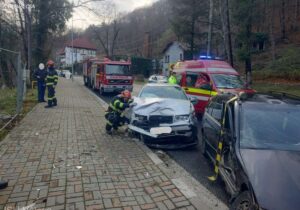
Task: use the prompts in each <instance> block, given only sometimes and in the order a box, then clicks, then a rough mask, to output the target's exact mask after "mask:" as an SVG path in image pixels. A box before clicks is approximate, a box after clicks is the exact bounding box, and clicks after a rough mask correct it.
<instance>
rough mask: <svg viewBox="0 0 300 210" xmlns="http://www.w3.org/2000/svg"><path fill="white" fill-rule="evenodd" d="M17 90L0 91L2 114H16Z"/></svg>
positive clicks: (0, 109)
mask: <svg viewBox="0 0 300 210" xmlns="http://www.w3.org/2000/svg"><path fill="white" fill-rule="evenodd" d="M16 95H17V91H16V89H3V90H0V113H1V114H7V115H14V114H15V112H16Z"/></svg>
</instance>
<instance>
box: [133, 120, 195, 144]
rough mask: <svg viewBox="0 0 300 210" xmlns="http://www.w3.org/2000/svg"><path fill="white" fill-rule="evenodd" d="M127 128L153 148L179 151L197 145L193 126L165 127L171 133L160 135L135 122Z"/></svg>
mask: <svg viewBox="0 0 300 210" xmlns="http://www.w3.org/2000/svg"><path fill="white" fill-rule="evenodd" d="M128 127H129V129H130V130H131V131H134V132H136V133H139V134H140V135H141V136H142V139H143V141H144V143H145V144H146V145H148V146H150V147H153V148H159V149H179V148H185V147H190V146H194V145H197V144H198V138H197V127H196V125H194V124H187V125H174V126H172V125H171V126H166V127H170V128H171V132H170V133H162V134H153V133H151V132H150V130H151V128H150V127H148V126H144V125H139V124H138V123H137V122H135V123H133V124H130V125H129V126H128ZM161 127H164V126H161Z"/></svg>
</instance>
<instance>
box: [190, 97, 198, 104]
mask: <svg viewBox="0 0 300 210" xmlns="http://www.w3.org/2000/svg"><path fill="white" fill-rule="evenodd" d="M190 101H191V103H192V104H193V105H195V104H197V103H198V101H199V100H198V98H196V97H190Z"/></svg>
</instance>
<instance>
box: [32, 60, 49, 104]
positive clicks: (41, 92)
mask: <svg viewBox="0 0 300 210" xmlns="http://www.w3.org/2000/svg"><path fill="white" fill-rule="evenodd" d="M34 77H35V79H36V81H37V88H38V102H39V103H41V102H46V101H45V90H46V77H47V71H46V70H45V65H44V64H43V63H40V64H39V68H38V69H37V70H36V71H35V72H34Z"/></svg>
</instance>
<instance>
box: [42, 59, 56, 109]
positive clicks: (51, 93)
mask: <svg viewBox="0 0 300 210" xmlns="http://www.w3.org/2000/svg"><path fill="white" fill-rule="evenodd" d="M47 68H48V69H47V77H46V86H47V89H48V105H47V106H45V108H51V107H53V106H57V99H56V97H55V86H56V85H57V81H58V74H57V72H56V70H55V68H54V62H53V61H52V60H49V61H48V62H47Z"/></svg>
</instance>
